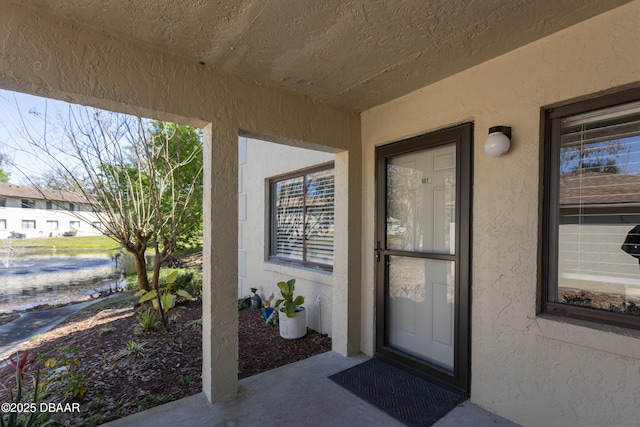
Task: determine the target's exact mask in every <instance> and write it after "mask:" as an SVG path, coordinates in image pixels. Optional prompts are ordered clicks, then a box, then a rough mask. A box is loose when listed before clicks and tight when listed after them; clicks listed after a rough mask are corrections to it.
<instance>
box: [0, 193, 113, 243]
mask: <svg viewBox="0 0 640 427" xmlns="http://www.w3.org/2000/svg"><path fill="white" fill-rule="evenodd" d="M102 227H103V226H102V223H101V222H100V219H99V218H98V216H97V215H96V214H95V213H94V212H92V209H91V206H90V205H89V204H88V203H87V202H86V199H85V198H84V197H83V196H81V195H79V194H75V193H70V192H66V191H57V190H40V189H37V188H33V187H26V186H22V185H15V184H0V238H1V239H6V238H9V237H14V238H22V237H26V238H33V237H56V236H63V235H64V236H89V235H99V234H101V232H100V229H101V228H102Z"/></svg>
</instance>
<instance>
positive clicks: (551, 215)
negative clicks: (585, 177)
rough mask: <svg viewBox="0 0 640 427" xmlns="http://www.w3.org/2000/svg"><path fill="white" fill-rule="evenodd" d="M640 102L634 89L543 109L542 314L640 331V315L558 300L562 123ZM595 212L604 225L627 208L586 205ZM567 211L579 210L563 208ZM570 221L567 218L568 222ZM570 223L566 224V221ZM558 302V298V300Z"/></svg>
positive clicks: (540, 273)
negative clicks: (585, 114)
mask: <svg viewBox="0 0 640 427" xmlns="http://www.w3.org/2000/svg"><path fill="white" fill-rule="evenodd" d="M639 100H640V88H632V89H627V90H624V91H620V92H617V93H611V94H606V95H603V96H600V97H596V98H589V99H583V100H577V101H573V102H571V103H568V104H565V105H561V106H557V107H552V108H546V109H545V108H543V109H542V111H541V117H542V123H543V125H544V127H543V129H542V144H541V145H542V148H543V150H542V153H541V170H542V173H541V179H540V185H541V188H542V230H541V233H540V244H539V248H540V252H539V261H540V262H539V263H538V264H539V266H540V270H539V277H540V278H541V280H540V292H539V301H538V307H537V311H538V313H539V314H549V315H552V316H559V317H567V318H573V319H579V320H586V321H590V322H595V323H599V324H607V325H614V326H619V327H625V328H633V329H640V316H633V315H628V314H622V313H616V312H610V311H605V310H599V309H595V308H589V307H581V306H578V305H572V304H566V303H560V302H556V301H554V300H553V299H554V297H553V296H554V295H557V290H558V288H557V287H558V267H559V266H558V260H559V249H558V238H559V227H558V226H559V225H560V224H561V222H562V220H561V215H560V211H561V208H560V202H559V199H560V184H559V182H560V173H559V171H560V138H559V134H560V120H561V119H562V118H564V117H569V116H573V115H577V114H582V113H586V112H589V111H596V110H600V109H604V108H608V107H613V106H616V105H621V104H625V103H629V102H634V101H639ZM584 208H585V209H587V210H589V211H590V212H591V213H593V217H592V221H593V223H600V222H604V221H605V219H604V214H605V213H610V212H612V211H615V212H619V213H622V214H623V215H624V214H625V213H626V212H625V211H627V210H628V209H627V208H624V207H609V208H605V207H603V206H588V205H586V206H584ZM562 209H563V210H571V209H575V207H566V208H562ZM564 221H566V219H564ZM562 223H566V222H562ZM556 299H557V298H556Z"/></svg>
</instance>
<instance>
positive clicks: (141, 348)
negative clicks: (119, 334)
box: [116, 340, 147, 359]
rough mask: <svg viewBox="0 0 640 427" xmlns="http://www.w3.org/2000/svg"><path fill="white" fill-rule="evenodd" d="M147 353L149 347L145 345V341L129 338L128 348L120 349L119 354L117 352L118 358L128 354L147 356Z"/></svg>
mask: <svg viewBox="0 0 640 427" xmlns="http://www.w3.org/2000/svg"><path fill="white" fill-rule="evenodd" d="M146 355H147V349H146V347H145V343H143V342H138V341H134V340H129V341H127V346H126V348H124V349H122V350H120V351H119V352H118V354H116V359H120V358H122V357H127V356H135V357H146Z"/></svg>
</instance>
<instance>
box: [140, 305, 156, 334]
mask: <svg viewBox="0 0 640 427" xmlns="http://www.w3.org/2000/svg"><path fill="white" fill-rule="evenodd" d="M136 320H137V321H138V326H136V329H137V330H139V331H142V332H148V331H152V330H154V329H155V328H156V322H157V321H158V316H157V315H156V312H155V311H154V310H152V309H150V308H148V309H146V310H144V311H141V312H140V313H138V315H137V316H136Z"/></svg>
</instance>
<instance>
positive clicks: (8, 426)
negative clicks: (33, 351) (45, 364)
mask: <svg viewBox="0 0 640 427" xmlns="http://www.w3.org/2000/svg"><path fill="white" fill-rule="evenodd" d="M35 359H36V358H35V357H32V358H31V359H29V352H28V351H24V352H23V353H22V355H20V356H19V357H18V355H16V358H15V359H13V358H9V359H7V361H6V363H7V365H9V366H10V367H11V368H12V369H13V370H14V371H15V373H16V394H15V396H14V394H13V390H9V402H3V403H8V404H9V409H12V410H11V411H7V412H8V414H7V415H4V414H0V427H18V426H20V427H35V426H47V425H50V424H52V423H53V421H51V420H49V421H46V420H45V417H46V414H43V413H42V412H40V402H41V401H42V398H41V395H40V389H41V387H40V371H39V370H38V371H37V372H36V375H35V376H34V377H33V381H34V385H33V395H32V397H31V399H27V398H26V396H25V390H24V387H23V382H24V377H25V373H26V371H27V370H28V369H29V367H30V366H31V365H32V364H33V362H34V361H35ZM3 406H4V405H3ZM20 407H21V408H22V410H21V411H20V410H18V408H20ZM24 408H28V410H24ZM3 412H5V411H4V410H3Z"/></svg>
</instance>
